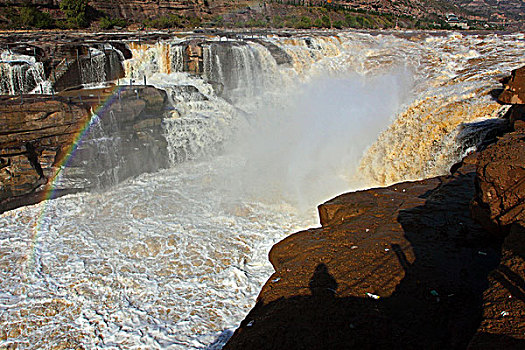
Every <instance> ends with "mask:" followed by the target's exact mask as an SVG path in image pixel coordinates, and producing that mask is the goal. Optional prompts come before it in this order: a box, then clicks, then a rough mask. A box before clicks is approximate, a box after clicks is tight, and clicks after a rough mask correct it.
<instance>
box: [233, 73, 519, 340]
mask: <svg viewBox="0 0 525 350" xmlns="http://www.w3.org/2000/svg"><path fill="white" fill-rule="evenodd" d="M524 71H525V68H521V69H520V70H517V71H515V72H513V78H512V79H510V81H511V82H516V81H517V80H518V79H517V78H515V77H519V76H521V75H522V74H523V72H524ZM506 83H509V80H507V82H506ZM505 91H506V94H507V95H508V94H509V93H510V92H509V91H516V93H518V92H519V91H522V90H520V89H518V88H516V87H515V86H514V87H513V88H511V87H509V86H508V85H507V87H506V89H505ZM504 98H505V100H504V101H502V102H506V101H508V103H513V104H514V105H513V106H512V108H511V110H510V112H509V115H510V121H509V123H510V126H511V128H512V130H513V131H512V132H510V133H507V134H506V135H504V136H503V137H501V138H500V139H499V140H498V141H497V142H496V143H494V144H492V145H490V146H489V147H487V148H486V149H485V150H483V151H481V152H479V153H474V154H471V155H470V156H468V157H467V158H465V159H464V160H463V162H462V163H461V164H458V165H457V166H454V167H453V171H452V173H451V175H449V176H440V177H435V178H431V179H426V180H422V181H417V182H404V183H399V184H395V185H392V186H390V187H386V188H375V189H370V190H366V191H359V192H354V193H347V194H343V195H341V196H338V197H336V198H334V199H332V200H330V201H328V202H326V203H324V204H322V205H320V206H319V208H318V209H319V214H320V218H321V225H322V227H320V228H315V229H310V230H306V231H302V232H298V233H296V234H293V235H291V236H289V237H287V238H286V239H284V240H283V241H281V242H279V243H277V244H276V245H275V246H274V247H273V248H272V250H271V252H270V261H271V263H272V265H273V266H274V268H275V273H274V274H273V275H272V276H271V277H270V279H269V280H268V281H267V282H266V284H265V285H264V287H263V289H262V291H261V293H260V295H259V297H258V298H257V304H256V306H255V307H254V308H253V309H252V310H251V312H250V313H249V314H248V316H247V317H246V318H245V319H244V321H242V322H241V325H240V327H239V328H238V329H237V331H236V332H235V334H234V335H233V336H232V338H231V339H230V341H229V342H228V343H227V344H226V346H225V347H224V349H228V350H231V349H397V348H402V349H465V348H468V349H495V348H503V347H504V348H506V349H523V348H525V229H524V227H525V222H524V215H525V214H524V213H525V211H524V208H525V185H524V184H525V158H524V156H523V155H525V152H524V151H525V150H524V147H525V122H523V121H522V120H523V119H524V114H523V112H522V111H523V105H520V104H516V103H515V102H516V99H515V98H514V99H513V98H512V97H509V96H505V95H504ZM511 101H512V102H511ZM521 101H522V100H520V101H518V102H521Z"/></svg>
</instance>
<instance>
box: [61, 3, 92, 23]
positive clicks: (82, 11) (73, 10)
mask: <svg viewBox="0 0 525 350" xmlns="http://www.w3.org/2000/svg"><path fill="white" fill-rule="evenodd" d="M87 5H88V0H62V1H61V2H60V9H61V10H62V11H64V13H65V14H66V18H67V21H68V22H69V24H70V25H71V26H73V27H86V26H87V25H88V24H89V21H88V18H87V15H86V10H87Z"/></svg>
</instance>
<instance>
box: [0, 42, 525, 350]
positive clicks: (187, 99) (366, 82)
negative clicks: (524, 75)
mask: <svg viewBox="0 0 525 350" xmlns="http://www.w3.org/2000/svg"><path fill="white" fill-rule="evenodd" d="M210 40H212V41H213V40H216V41H218V40H220V38H212V39H210ZM264 40H267V41H269V42H271V43H273V44H275V45H277V46H278V47H279V48H281V49H282V50H284V51H285V52H286V53H287V54H288V55H289V56H290V57H291V58H292V64H291V66H286V65H282V66H279V65H278V64H277V63H276V62H275V60H274V59H273V57H272V56H271V55H270V53H269V52H268V51H267V50H266V48H265V47H264V46H262V45H260V44H258V43H255V42H250V43H249V44H247V45H241V46H239V47H238V48H235V49H233V52H234V53H233V54H232V55H233V56H232V57H233V59H234V62H233V63H232V62H230V63H229V64H230V66H231V67H235V69H236V70H238V71H237V72H235V74H234V76H233V77H228V78H226V75H227V74H229V73H228V72H227V71H224V70H220V69H221V67H225V66H226V64H225V63H224V64H221V58H222V56H220V55H221V54H224V52H222V51H220V50H216V49H213V45H211V44H210V47H209V48H208V49H207V48H206V47H205V50H208V51H206V52H205V54H206V55H208V56H207V57H209V58H208V59H209V61H208V62H204V65H205V67H204V68H205V71H206V69H208V73H207V74H212V73H209V72H211V71H212V70H213V69H215V70H214V73H213V74H214V77H218V79H223V81H222V82H223V83H225V82H226V83H227V84H229V88H230V89H231V90H230V91H227V93H226V98H221V97H218V96H216V94H215V93H214V90H213V87H212V85H210V84H208V83H206V82H205V81H203V80H202V79H201V78H200V77H198V76H191V75H189V74H186V73H182V72H178V71H177V70H178V68H177V67H179V68H180V67H181V63H180V62H181V61H180V57H179V56H178V55H180V54H181V52H180V50H179V49H178V46H177V44H178V43H179V41H180V39H176V40H175V39H174V41H173V42H163V43H158V44H156V45H150V46H148V45H135V46H133V47H132V50H133V54H134V57H135V58H134V59H132V60H129V61H128V62H126V70H127V74H128V77H129V78H137V79H139V78H140V76H141V74H147V75H148V82H149V83H153V84H155V85H156V86H158V87H161V88H165V89H166V90H167V91H168V93H169V94H170V98H171V100H172V102H173V104H174V108H175V110H176V112H173V117H172V118H168V119H166V120H165V130H166V138H167V140H168V143H169V149H170V153H171V154H170V156H171V158H172V161H173V165H172V167H171V168H170V169H167V170H164V171H160V172H158V173H153V174H145V175H142V176H139V177H138V178H135V179H132V180H128V181H126V182H124V183H121V184H119V185H117V186H115V187H113V188H111V189H110V190H107V191H105V192H103V193H82V194H77V195H69V196H66V197H62V198H59V199H56V200H52V201H47V202H44V203H40V204H38V205H34V206H28V207H24V208H20V209H16V210H12V211H9V212H7V213H4V214H2V215H0V348H20V349H37V348H38V349H46V348H47V349H55V348H85V349H115V348H122V349H145V348H147V349H156V348H166V349H217V348H220V347H221V345H222V344H223V343H224V342H225V340H226V339H227V337H228V334H229V332H231V331H232V330H233V329H234V328H235V327H236V325H238V323H239V322H240V321H241V320H242V319H243V317H244V316H245V315H246V313H247V312H248V311H249V310H250V308H251V307H252V306H253V305H254V302H255V298H256V296H257V294H258V292H259V290H260V287H261V286H262V284H263V283H264V282H265V280H266V279H267V278H268V277H269V275H270V274H271V272H272V268H271V265H270V264H269V262H268V259H267V253H268V251H269V249H270V248H271V246H272V245H273V244H274V243H276V242H277V241H279V240H281V239H282V238H284V237H286V236H287V235H289V234H290V233H293V232H295V231H297V230H299V229H301V228H306V227H311V226H313V225H316V222H317V217H316V213H315V206H316V205H317V204H319V203H321V202H322V201H324V200H326V199H329V198H330V197H332V196H334V195H337V194H339V193H342V192H346V191H349V190H353V189H357V188H365V187H369V186H374V185H383V184H388V183H392V182H393V181H401V180H408V179H417V178H421V177H423V176H431V175H437V174H443V173H446V171H447V169H448V168H449V167H450V165H451V164H452V163H453V162H455V161H456V160H457V159H458V158H459V157H460V156H461V153H462V152H463V151H464V149H463V148H462V146H461V145H458V144H457V142H455V135H457V134H458V133H459V129H458V126H459V125H460V124H461V123H468V122H471V121H474V120H479V119H480V118H493V117H496V116H498V114H499V113H501V107H500V106H499V105H497V104H496V103H495V102H494V101H492V99H491V98H490V96H489V95H488V92H489V91H490V90H491V89H492V88H494V87H497V86H498V83H497V78H499V77H502V76H504V75H506V74H508V73H509V72H510V70H511V69H514V68H517V67H519V66H520V65H523V64H524V63H525V59H524V56H523V50H524V46H525V42H524V36H523V35H504V36H498V35H485V36H479V35H461V34H451V35H448V34H447V35H443V36H431V35H428V34H422V33H412V34H411V35H406V34H405V35H403V36H395V35H387V34H384V35H370V34H366V33H341V34H339V35H337V36H319V35H317V36H312V35H295V36H293V37H291V38H279V37H270V38H265V39H264ZM221 52H222V53H221ZM228 54H230V53H228ZM166 57H167V58H168V59H166ZM205 57H206V56H205ZM210 64H213V65H215V66H214V67H215V68H213V67H211V66H210ZM221 65H222V66H221ZM230 73H231V72H230ZM221 74H222V75H221ZM221 77H222V78H221ZM180 86H185V87H184V88H180ZM187 86H193V87H195V88H196V89H195V88H191V89H189V88H187ZM254 87H256V89H255V88H254Z"/></svg>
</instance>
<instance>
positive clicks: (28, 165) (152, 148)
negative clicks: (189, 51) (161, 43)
mask: <svg viewBox="0 0 525 350" xmlns="http://www.w3.org/2000/svg"><path fill="white" fill-rule="evenodd" d="M166 107H167V97H166V93H165V92H164V91H161V90H157V89H155V88H153V87H149V86H132V87H129V86H127V87H119V88H105V89H98V90H70V91H68V92H64V93H62V94H60V95H59V96H54V97H52V96H34V95H22V96H18V97H2V98H1V99H0V115H1V117H0V129H1V130H2V132H1V133H0V212H3V211H5V210H9V209H12V208H15V207H17V206H20V205H26V204H29V203H35V202H38V201H41V200H42V199H44V198H45V197H46V196H47V197H48V196H58V195H62V194H66V193H71V192H77V191H84V190H90V189H96V188H103V187H106V186H109V185H113V184H115V183H118V182H119V181H122V180H124V179H126V178H127V177H130V176H135V175H138V174H141V173H143V172H148V171H155V170H158V169H160V168H165V167H167V166H168V154H167V148H166V147H167V146H166V140H165V139H164V136H163V132H162V125H161V124H162V115H163V113H164V110H165V109H166ZM93 112H94V113H95V114H93ZM81 137H82V138H81ZM80 138H81V140H80ZM72 152H74V154H75V156H74V157H70V155H71V153H72Z"/></svg>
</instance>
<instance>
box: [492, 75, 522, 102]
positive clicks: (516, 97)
mask: <svg viewBox="0 0 525 350" xmlns="http://www.w3.org/2000/svg"><path fill="white" fill-rule="evenodd" d="M503 83H504V85H505V88H504V90H503V92H502V93H501V95H500V96H499V97H498V100H499V101H500V102H501V103H505V104H522V105H523V104H525V67H522V68H519V69H515V70H513V71H512V75H511V76H510V78H507V79H504V80H503Z"/></svg>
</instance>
